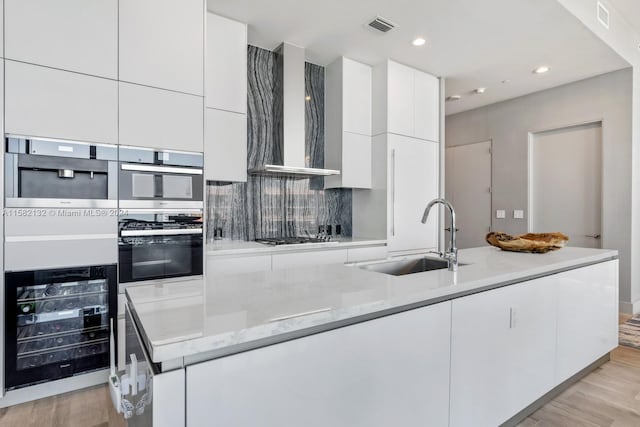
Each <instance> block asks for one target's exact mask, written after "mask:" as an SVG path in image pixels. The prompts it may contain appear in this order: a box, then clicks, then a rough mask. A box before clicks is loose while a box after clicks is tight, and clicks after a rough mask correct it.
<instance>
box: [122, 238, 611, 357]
mask: <svg viewBox="0 0 640 427" xmlns="http://www.w3.org/2000/svg"><path fill="white" fill-rule="evenodd" d="M617 255H618V252H617V251H615V250H601V249H585V248H571V247H569V248H564V249H561V250H559V251H556V252H550V253H547V254H524V253H513V252H503V251H500V250H498V249H495V248H492V247H483V248H474V249H465V250H461V251H460V253H459V260H460V262H461V263H465V264H467V265H462V266H460V267H459V269H458V271H457V272H456V273H453V272H450V271H448V270H446V269H444V270H436V271H429V272H424V273H415V274H409V275H406V276H398V277H396V276H389V275H386V274H381V273H376V272H371V271H366V270H362V269H360V268H357V267H355V266H345V265H341V264H338V265H330V266H327V265H323V266H318V267H305V268H299V269H292V270H282V271H273V272H262V273H247V274H238V275H228V276H221V277H207V278H206V279H200V280H185V281H178V282H171V283H162V284H151V285H146V286H138V287H133V288H128V289H127V296H128V300H129V304H130V306H131V307H132V309H133V311H134V312H135V314H136V316H137V318H138V325H139V326H141V328H142V330H143V335H144V337H145V341H146V346H147V350H148V351H149V355H150V357H151V359H152V360H153V361H154V362H158V363H159V362H167V361H172V360H175V359H181V358H184V363H185V364H189V363H193V362H194V361H197V360H203V359H206V358H214V357H219V356H223V355H228V354H233V353H236V352H239V351H243V350H247V349H250V348H257V347H261V346H264V345H269V344H273V343H276V342H281V341H285V340H287V339H291V338H298V337H301V336H305V335H309V334H312V333H316V332H321V331H324V330H330V329H333V328H336V327H339V326H344V325H347V324H350V323H356V322H359V321H363V320H370V319H372V318H376V317H380V316H382V315H386V314H391V313H394V312H400V311H405V310H408V309H412V308H416V307H420V306H425V305H429V304H434V303H437V302H441V301H445V300H449V299H453V298H457V297H460V296H464V295H468V294H471V293H475V292H479V291H483V290H487V289H492V288H495V287H498V286H503V285H505V284H511V283H517V282H521V281H524V280H527V279H531V278H534V277H539V276H544V275H548V274H553V273H556V272H560V271H563V270H567V269H571V268H575V267H576V266H581V265H588V264H593V263H598V262H603V261H607V260H610V259H613V258H617ZM304 313H306V314H304Z"/></svg>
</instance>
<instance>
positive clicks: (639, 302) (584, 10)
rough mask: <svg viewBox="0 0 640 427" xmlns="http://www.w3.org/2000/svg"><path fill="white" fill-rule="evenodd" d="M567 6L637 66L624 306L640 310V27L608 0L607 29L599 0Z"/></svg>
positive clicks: (568, 1)
mask: <svg viewBox="0 0 640 427" xmlns="http://www.w3.org/2000/svg"><path fill="white" fill-rule="evenodd" d="M558 3H560V4H561V5H562V6H564V8H565V9H567V10H568V11H569V12H571V13H572V14H573V15H574V16H575V17H576V18H578V19H579V20H580V21H581V22H582V24H583V25H584V26H585V27H587V28H588V29H589V30H591V31H592V32H593V33H594V34H596V35H597V36H598V37H600V39H602V41H604V42H605V43H606V44H607V45H608V46H609V47H611V48H612V49H613V50H614V51H616V52H617V53H618V55H620V56H621V57H623V58H624V59H625V60H626V61H627V62H629V64H631V65H632V66H633V109H632V115H633V122H632V123H633V124H632V127H633V131H632V138H633V145H632V151H631V162H632V165H633V167H632V170H631V177H630V180H631V185H632V187H631V211H627V212H621V213H620V215H627V214H628V215H629V216H630V217H631V301H632V302H633V305H632V306H629V305H627V304H625V305H623V307H622V308H623V309H624V311H626V312H630V311H633V312H634V313H638V312H640V28H634V27H632V26H631V24H629V22H628V21H627V19H626V18H625V16H624V15H623V14H621V13H620V12H618V11H617V10H616V9H615V8H614V7H613V5H611V4H609V2H608V1H606V0H603V3H604V4H605V5H606V6H608V7H609V11H610V25H609V28H608V29H606V28H605V27H603V26H602V25H601V24H600V23H599V22H598V20H597V18H596V7H597V0H558Z"/></svg>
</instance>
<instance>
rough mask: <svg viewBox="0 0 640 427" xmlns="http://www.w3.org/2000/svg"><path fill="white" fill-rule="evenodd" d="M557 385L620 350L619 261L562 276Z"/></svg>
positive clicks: (559, 280) (558, 283) (557, 281)
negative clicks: (617, 348) (616, 348)
mask: <svg viewBox="0 0 640 427" xmlns="http://www.w3.org/2000/svg"><path fill="white" fill-rule="evenodd" d="M555 286H556V288H557V293H558V352H557V360H556V362H557V365H556V382H557V383H560V382H562V381H565V380H566V379H567V378H569V377H571V376H572V375H574V374H576V373H577V372H579V371H580V370H582V369H583V368H585V367H586V366H588V365H589V364H590V363H592V362H593V361H595V360H596V359H598V358H600V357H602V356H604V355H605V354H607V353H608V352H609V351H611V349H613V348H615V347H617V346H618V261H617V260H616V261H609V262H606V263H602V264H596V265H591V266H588V267H584V268H580V269H577V270H573V271H571V272H568V273H564V274H559V275H557V277H556V279H555Z"/></svg>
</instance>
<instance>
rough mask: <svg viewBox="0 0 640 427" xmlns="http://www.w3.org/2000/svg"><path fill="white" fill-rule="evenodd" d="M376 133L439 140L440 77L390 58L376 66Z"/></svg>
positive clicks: (374, 89)
mask: <svg viewBox="0 0 640 427" xmlns="http://www.w3.org/2000/svg"><path fill="white" fill-rule="evenodd" d="M373 81H374V88H373V94H374V99H373V118H374V121H373V134H374V135H378V134H380V133H385V132H389V133H395V134H398V135H404V136H409V137H412V138H419V139H423V140H428V141H434V142H439V141H440V132H439V129H440V80H439V79H438V78H437V77H434V76H432V75H430V74H428V73H425V72H422V71H419V70H416V69H414V68H411V67H407V66H406V65H402V64H399V63H397V62H394V61H391V60H388V61H386V62H384V63H382V64H380V65H378V66H376V67H375V68H374V77H373Z"/></svg>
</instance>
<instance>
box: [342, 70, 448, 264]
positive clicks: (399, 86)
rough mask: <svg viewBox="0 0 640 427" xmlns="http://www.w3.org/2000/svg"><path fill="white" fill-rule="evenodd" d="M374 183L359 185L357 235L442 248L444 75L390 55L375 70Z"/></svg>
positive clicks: (396, 247) (400, 248) (406, 248)
mask: <svg viewBox="0 0 640 427" xmlns="http://www.w3.org/2000/svg"><path fill="white" fill-rule="evenodd" d="M372 81H373V83H372V118H373V119H372V134H373V139H372V154H371V157H372V171H373V174H372V185H371V190H368V191H360V190H354V193H353V224H354V225H353V227H354V235H355V236H356V237H371V236H377V237H385V238H386V239H387V244H388V248H389V251H390V252H396V253H401V252H412V251H421V250H425V249H435V248H437V247H438V223H439V218H438V215H437V212H438V211H434V212H433V213H432V215H431V216H430V217H429V220H428V221H427V224H422V223H421V222H420V220H421V218H422V213H423V210H424V208H425V207H426V205H427V203H428V202H429V201H430V200H432V199H434V198H437V197H438V195H439V193H440V192H439V189H440V166H439V165H440V99H441V94H440V92H441V91H440V79H438V78H437V77H434V76H432V75H430V74H428V73H425V72H423V71H419V70H416V69H414V68H411V67H408V66H406V65H402V64H399V63H397V62H395V61H392V60H387V61H385V62H384V63H382V64H379V65H378V66H376V67H374V69H373V75H372Z"/></svg>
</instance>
